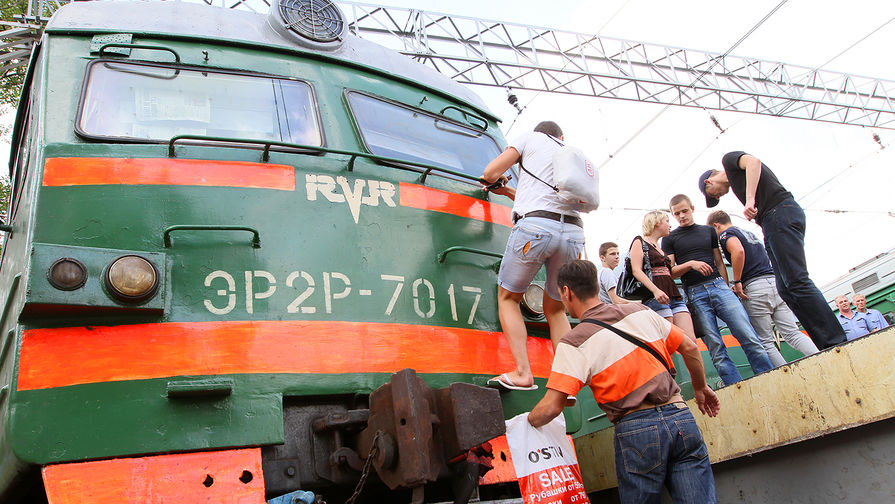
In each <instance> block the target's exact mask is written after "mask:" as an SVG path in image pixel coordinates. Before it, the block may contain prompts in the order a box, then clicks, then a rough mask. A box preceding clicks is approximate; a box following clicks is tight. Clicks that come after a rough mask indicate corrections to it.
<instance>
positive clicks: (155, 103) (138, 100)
mask: <svg viewBox="0 0 895 504" xmlns="http://www.w3.org/2000/svg"><path fill="white" fill-rule="evenodd" d="M75 129H76V131H77V132H78V134H80V135H82V136H85V137H89V138H102V139H117V140H121V141H133V142H141V141H168V140H170V139H171V137H173V136H176V135H201V136H209V137H223V138H239V139H251V140H272V141H277V142H288V143H294V144H301V145H314V146H318V145H323V134H322V132H321V130H320V121H319V118H318V115H317V106H316V102H315V100H314V94H313V90H312V88H311V86H310V85H309V84H308V83H306V82H303V81H296V80H287V79H279V78H275V77H268V76H259V75H246V74H236V73H226V72H212V71H206V70H202V71H199V70H193V69H185V68H175V67H170V66H157V65H151V64H146V63H136V62H111V61H103V60H100V61H96V62H94V63H92V64H91V65H90V66H89V68H88V71H87V77H86V80H85V83H84V90H83V92H82V95H81V105H80V108H79V110H78V118H77V121H76V128H75Z"/></svg>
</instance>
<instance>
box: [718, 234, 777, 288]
mask: <svg viewBox="0 0 895 504" xmlns="http://www.w3.org/2000/svg"><path fill="white" fill-rule="evenodd" d="M732 236H733V237H736V238H737V239H738V240H740V243H741V244H742V245H743V250H744V251H745V253H746V254H745V260H744V261H743V263H744V264H743V275H742V276H741V277H740V278H739V280H742V281H743V282H748V281H749V280H752V279H753V278H757V277H760V276H765V275H773V274H774V269H773V268H772V267H771V259H770V258H769V257H768V253H767V251H766V250H765V249H764V244H763V243H762V242H761V240H759V239H758V237H757V236H755V235H754V234H752V233H750V232H749V231H746V230H744V229H740V228H738V227H736V226H730V227H729V228H727V229H725V230H724V231H721V234H720V235H718V238H720V239H721V252H724V257H726V258H727V260H728V261H730V265H731V266H733V261H731V260H730V252H728V251H727V240H729V239H730V237H732Z"/></svg>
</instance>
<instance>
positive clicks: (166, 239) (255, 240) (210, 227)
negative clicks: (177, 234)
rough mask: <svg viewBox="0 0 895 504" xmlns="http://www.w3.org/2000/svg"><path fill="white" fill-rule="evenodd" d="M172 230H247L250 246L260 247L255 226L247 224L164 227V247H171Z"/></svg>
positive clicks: (259, 238) (259, 236) (258, 235)
mask: <svg viewBox="0 0 895 504" xmlns="http://www.w3.org/2000/svg"><path fill="white" fill-rule="evenodd" d="M174 231H248V232H250V233H252V247H254V248H261V235H260V234H259V233H258V230H257V229H255V228H250V227H248V226H229V225H194V224H180V225H177V226H170V227H168V228H167V229H165V232H164V234H163V235H162V240H163V241H164V242H165V248H171V233H172V232H174Z"/></svg>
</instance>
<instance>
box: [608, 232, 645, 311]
mask: <svg viewBox="0 0 895 504" xmlns="http://www.w3.org/2000/svg"><path fill="white" fill-rule="evenodd" d="M634 240H635V241H636V240H640V244H641V245H643V272H644V273H646V276H648V277H649V278H650V279H651V280H652V278H653V268H652V267H651V266H650V263H649V248H647V246H646V240H644V239H643V238H641V237H639V236H638V237H637V238H634ZM633 244H634V242H633V241H632V242H631V245H633ZM628 250H631V248H630V247H628ZM615 292H616V293H617V294H618V295H619V297H623V298H625V299H631V300H640V301H642V300H644V299H649V298H651V297H653V293H652V292H651V291H650V290H649V289H648V288H647V287H646V286H645V285H643V282H641V281H640V280H637V279H636V278H635V277H634V272H633V271H631V256H630V255H628V257H625V269H624V270H622V274H621V275H620V276H619V277H618V285H617V286H616V287H615Z"/></svg>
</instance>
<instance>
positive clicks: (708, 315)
mask: <svg viewBox="0 0 895 504" xmlns="http://www.w3.org/2000/svg"><path fill="white" fill-rule="evenodd" d="M687 299H688V300H689V301H690V304H691V305H692V306H693V314H692V315H693V323H694V324H695V325H698V327H699V329H701V330H702V334H703V341H705V345H706V346H707V347H708V348H709V353H710V354H711V355H712V364H714V365H715V369H717V370H718V376H720V377H721V379H722V380H724V384H725V385H731V384H734V383H736V382H738V381H741V380H742V379H743V377H742V375H740V372H739V371H738V370H737V367H736V364H734V363H733V361H732V360H731V359H730V356H729V355H727V347H726V346H724V340H722V339H721V331H719V330H718V323H717V322H716V321H715V317H717V318H719V319H721V320H723V321H724V323H725V324H727V327H728V328H729V329H730V333H731V334H732V335H733V337H734V338H736V339H737V341H739V342H740V347H742V349H743V352H745V353H746V359H748V360H749V365H750V366H752V371H753V372H754V373H755V374H758V373H764V372H765V371H769V370H770V369H771V368H772V367H773V366H771V361H770V360H769V359H768V352H767V351H765V349H764V347H763V346H762V345H761V341H759V339H758V335H757V334H755V329H753V328H752V324H751V323H750V322H749V315H747V314H746V310H745V308H743V305H742V304H741V303H740V300H739V298H737V296H736V294H734V293H733V291H732V290H730V287H728V286H727V284H726V283H725V282H724V279H722V278H716V279H714V280H710V281H708V282H705V283H701V284H699V285H695V286H693V287H687Z"/></svg>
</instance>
